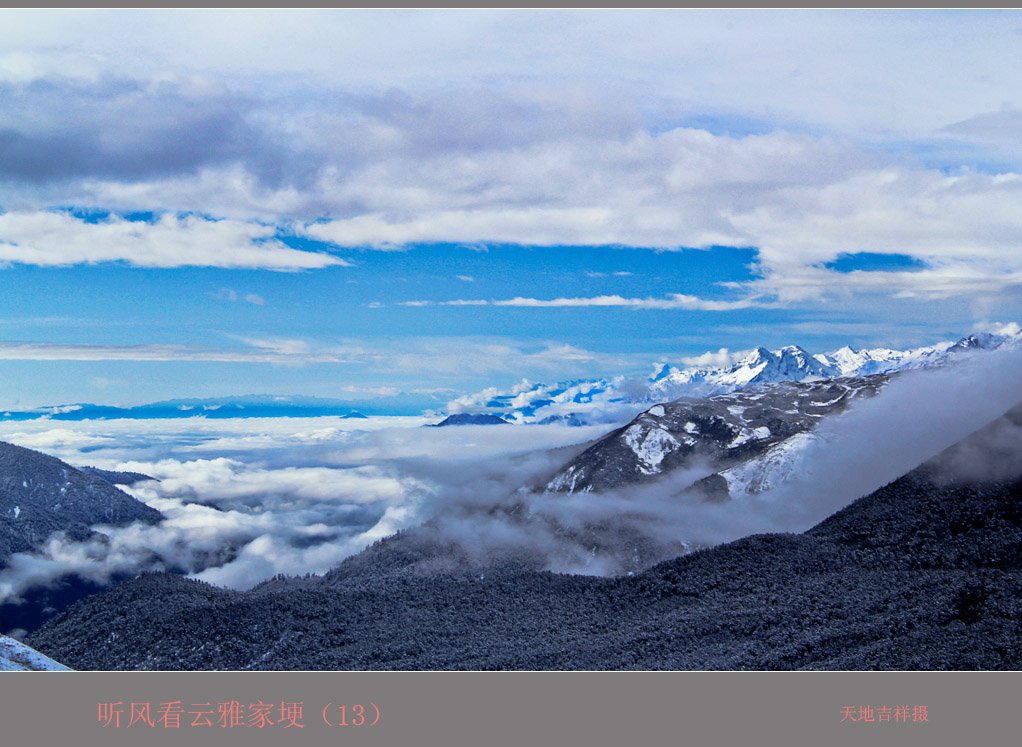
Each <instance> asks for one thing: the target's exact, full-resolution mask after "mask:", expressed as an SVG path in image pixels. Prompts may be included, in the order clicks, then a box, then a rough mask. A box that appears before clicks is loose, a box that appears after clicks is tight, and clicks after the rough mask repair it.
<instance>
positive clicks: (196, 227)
mask: <svg viewBox="0 0 1022 747" xmlns="http://www.w3.org/2000/svg"><path fill="white" fill-rule="evenodd" d="M275 232H276V229H275V228H274V227H272V226H265V225H259V224H256V223H250V222H242V221H235V220H208V219H205V218H200V217H198V216H185V217H177V216H174V215H170V214H167V215H164V216H162V217H160V218H159V219H157V220H156V221H154V222H152V223H148V222H142V221H129V220H124V219H122V218H116V217H112V218H109V219H107V220H103V221H100V222H98V223H90V222H88V221H85V220H83V219H80V218H77V217H75V216H73V215H70V214H67V213H59V212H13V213H4V214H2V215H0V263H15V262H17V263H21V264H30V265H42V266H61V265H73V264H95V263H97V262H125V263H127V264H130V265H133V266H135V267H182V266H188V265H193V266H202V267H249V268H255V267H258V268H264V269H273V270H301V269H313V268H322V267H329V266H331V265H346V264H347V263H346V262H345V261H344V260H342V259H340V258H338V257H334V256H333V255H330V254H325V253H319V252H306V251H299V250H296V249H292V248H290V247H288V246H286V245H285V244H283V243H282V242H280V241H279V240H277V239H275V238H274V234H275Z"/></svg>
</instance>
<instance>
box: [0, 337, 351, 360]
mask: <svg viewBox="0 0 1022 747" xmlns="http://www.w3.org/2000/svg"><path fill="white" fill-rule="evenodd" d="M251 345H252V347H251V348H248V349H245V348H216V347H203V346H199V345H156V344H150V345H86V344H77V343H67V344H63V343H47V342H0V360H22V361H28V360H33V361H210V362H218V363H278V364H282V365H302V364H305V363H344V362H346V361H345V359H344V358H342V357H340V356H338V355H336V354H332V353H322V352H311V351H310V350H309V349H308V346H307V343H303V342H302V341H257V340H253V341H251Z"/></svg>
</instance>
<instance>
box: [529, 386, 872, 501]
mask: <svg viewBox="0 0 1022 747" xmlns="http://www.w3.org/2000/svg"><path fill="white" fill-rule="evenodd" d="M889 378H890V376H889V375H886V374H876V375H873V376H865V377H843V378H836V379H826V380H818V381H814V382H804V381H803V382H782V383H777V384H767V385H764V386H763V387H759V388H756V389H746V390H741V391H735V392H731V393H728V394H717V395H713V396H711V397H707V398H704V399H695V398H684V399H679V400H677V401H675V402H669V403H664V404H659V405H654V406H653V407H651V408H649V409H648V410H647V411H646V412H644V413H642V414H641V415H639V416H638V417H636V418H635V419H634V420H633V421H632V422H631V423H629V424H628V425H626V426H625V427H623V428H619V429H617V430H615V431H612V432H611V433H609V434H608V435H606V436H604V437H603V438H602V439H600V440H599V441H597V442H596V443H595V444H593V445H592V446H590V447H589V448H588V449H586V450H585V451H584V452H582V453H581V454H580V455H579V456H577V457H576V458H575V459H573V460H572V461H570V462H569V463H568V464H566V465H565V466H564V467H563V468H562V469H561V470H560V471H559V472H558V473H557V475H555V476H554V478H553V479H552V480H551V481H550V482H549V483H548V484H547V486H546V490H547V491H550V492H553V493H588V492H604V491H607V490H610V489H614V488H618V487H622V486H627V485H632V484H636V483H641V482H647V481H649V480H651V479H655V478H656V477H658V476H660V475H662V474H664V473H666V472H670V471H674V470H678V469H680V468H690V469H695V468H702V469H703V475H704V478H705V477H706V475H707V472H710V473H720V472H721V471H723V470H730V469H736V470H738V469H740V465H742V464H744V463H747V462H749V461H750V460H756V459H758V458H761V457H765V456H766V455H770V454H773V457H772V458H773V459H774V461H777V462H780V463H781V466H779V467H778V469H783V459H780V457H781V455H782V454H783V450H781V451H778V449H782V447H783V449H791V448H793V444H797V443H798V442H797V441H795V440H794V439H795V437H797V436H799V435H802V434H806V433H807V432H808V431H811V430H812V429H813V428H815V427H816V425H817V424H818V423H819V422H820V421H821V420H822V419H823V418H825V417H828V416H830V415H834V414H837V413H840V412H843V411H844V410H845V409H847V407H848V405H849V403H850V402H851V401H852V400H853V399H855V398H857V397H871V396H873V395H875V394H876V393H877V392H878V391H879V390H880V389H881V388H882V387H883V386H884V385H885V384H886V383H887V381H888V380H889ZM771 463H772V462H771ZM731 474H732V476H733V479H734V480H735V481H738V480H740V479H744V478H743V477H742V476H741V475H742V473H740V472H737V471H736V472H733V473H731ZM713 476H714V475H713V474H710V475H709V477H710V478H712V477H713ZM696 477H697V475H692V480H693V481H694V480H695V479H696ZM727 477H728V475H726V474H725V475H724V478H725V479H727ZM748 479H752V476H749V477H748ZM765 479H766V477H764V478H762V479H760V480H759V482H760V483H762V482H763V481H764V480H765ZM757 484H758V483H757ZM728 485H730V481H729V482H728ZM677 487H678V488H679V489H681V488H685V487H688V485H678V486H677ZM700 487H701V489H704V490H705V491H706V492H707V494H708V495H709V497H713V498H724V497H727V493H728V492H729V491H728V490H727V488H726V487H725V486H724V485H721V484H720V481H719V479H718V480H716V481H713V480H709V481H707V479H704V480H703V481H702V482H701V485H700Z"/></svg>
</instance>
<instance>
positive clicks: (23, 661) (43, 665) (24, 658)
mask: <svg viewBox="0 0 1022 747" xmlns="http://www.w3.org/2000/svg"><path fill="white" fill-rule="evenodd" d="M70 671H71V670H70V668H69V667H65V666H64V665H63V664H60V663H59V662H56V661H54V660H53V659H51V658H50V657H48V656H44V655H43V654H41V653H39V652H38V651H36V650H35V649H34V648H29V647H28V646H26V645H25V644H24V643H19V642H18V641H16V640H14V639H13V638H8V637H7V636H5V635H0V672H70Z"/></svg>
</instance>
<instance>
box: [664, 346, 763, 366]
mask: <svg viewBox="0 0 1022 747" xmlns="http://www.w3.org/2000/svg"><path fill="white" fill-rule="evenodd" d="M749 352H750V351H748V350H736V351H734V352H731V351H730V350H728V349H727V348H721V349H720V350H718V351H717V352H713V351H712V350H708V351H707V352H705V353H703V354H702V355H692V356H688V357H686V358H681V359H680V360H681V362H682V363H684V364H685V365H686V366H699V367H711V368H725V367H727V366H730V365H731V364H733V363H737V362H738V361H740V360H741V359H742V358H744V357H745V356H747V355H748V354H749Z"/></svg>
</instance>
